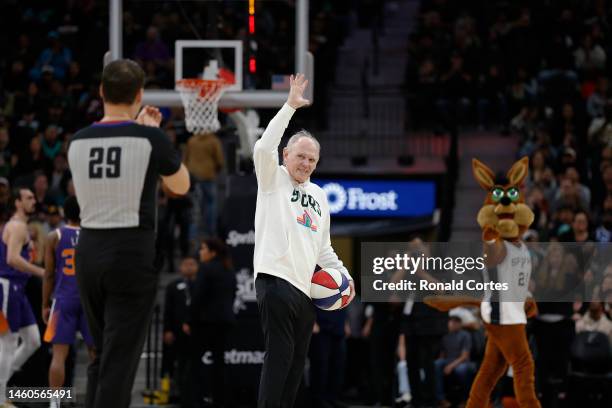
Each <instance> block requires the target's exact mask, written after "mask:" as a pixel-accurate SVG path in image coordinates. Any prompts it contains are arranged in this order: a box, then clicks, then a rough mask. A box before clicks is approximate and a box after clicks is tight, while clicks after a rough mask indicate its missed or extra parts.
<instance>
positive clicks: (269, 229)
mask: <svg viewBox="0 0 612 408" xmlns="http://www.w3.org/2000/svg"><path fill="white" fill-rule="evenodd" d="M290 84H291V89H290V90H289V96H288V98H287V102H286V103H285V105H283V107H282V108H281V109H280V111H279V112H278V113H277V114H276V116H274V118H272V120H271V121H270V123H269V124H268V127H267V128H266V130H265V131H264V133H263V135H262V136H261V139H259V140H258V141H257V143H255V148H254V152H253V160H254V163H255V173H256V175H257V207H256V210H255V255H254V260H253V267H254V271H255V290H256V294H257V306H258V308H259V315H260V319H261V326H262V330H263V335H264V343H265V349H266V354H265V357H264V363H263V367H262V369H261V379H260V383H259V397H258V405H257V406H258V407H259V408H279V407H292V406H293V403H294V402H295V398H296V395H297V392H298V388H299V386H300V381H301V379H302V373H303V372H304V365H305V363H306V356H307V354H308V345H309V343H310V337H311V335H312V331H313V327H314V323H315V310H314V306H313V304H312V301H311V299H310V285H311V283H310V281H311V278H312V274H313V272H314V270H315V267H316V265H319V266H321V267H322V268H334V269H337V270H339V271H340V272H341V273H344V274H345V275H346V276H347V278H348V279H349V282H350V287H351V295H350V297H349V299H347V303H346V304H348V303H349V302H350V301H351V300H353V297H355V285H354V283H353V280H352V279H351V277H350V275H349V274H348V271H347V270H346V268H345V267H344V265H343V264H342V261H340V259H338V256H337V255H336V252H335V251H334V249H333V248H332V246H331V240H330V237H329V227H330V211H329V203H328V202H327V195H326V193H325V192H324V191H323V189H321V187H319V186H317V185H316V184H314V183H312V182H311V181H310V175H311V174H312V172H313V171H314V170H315V168H316V167H317V162H318V161H319V151H320V146H319V142H318V141H317V140H316V139H315V138H314V137H313V136H312V135H311V134H310V133H308V132H306V131H305V130H302V131H300V132H298V133H296V134H294V135H293V136H291V138H290V139H289V141H288V142H287V146H286V147H284V148H283V165H282V166H280V165H279V160H278V146H279V144H280V141H281V138H282V136H283V132H284V131H285V129H286V128H287V126H288V125H289V121H290V120H291V117H292V116H293V114H294V113H295V111H296V110H297V109H299V108H301V107H302V106H306V105H308V103H309V102H308V100H306V99H304V97H303V94H304V90H305V89H306V86H307V85H308V81H307V80H306V78H305V77H304V75H302V74H298V75H296V77H295V78H294V77H293V75H292V76H291V79H290Z"/></svg>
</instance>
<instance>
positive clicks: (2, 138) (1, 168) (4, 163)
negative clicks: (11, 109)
mask: <svg viewBox="0 0 612 408" xmlns="http://www.w3.org/2000/svg"><path fill="white" fill-rule="evenodd" d="M9 144H10V138H9V131H8V129H7V128H4V127H0V177H9V176H10V172H11V169H12V168H13V167H14V166H15V164H16V163H17V156H16V155H14V154H13V153H12V152H11V149H10V147H9Z"/></svg>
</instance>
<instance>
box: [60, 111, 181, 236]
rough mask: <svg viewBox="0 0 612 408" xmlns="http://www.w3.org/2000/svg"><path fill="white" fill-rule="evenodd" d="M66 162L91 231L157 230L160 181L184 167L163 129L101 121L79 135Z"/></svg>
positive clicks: (75, 137) (69, 149) (127, 122)
mask: <svg viewBox="0 0 612 408" xmlns="http://www.w3.org/2000/svg"><path fill="white" fill-rule="evenodd" d="M68 162H69V164H70V170H71V172H72V177H73V181H74V188H75V191H76V196H77V199H78V201H79V205H80V207H81V226H82V227H83V228H89V229H114V228H143V229H150V230H152V229H154V228H155V220H156V201H157V181H158V178H159V176H160V175H161V176H170V175H172V174H174V173H176V172H177V171H178V169H179V167H180V164H181V161H180V158H179V156H178V154H177V152H176V150H175V149H174V146H173V145H172V143H171V142H170V139H169V138H168V136H166V135H165V134H164V132H162V131H161V130H160V129H158V128H155V127H150V126H143V125H139V124H137V123H135V122H133V121H123V122H99V123H95V124H93V125H92V126H89V127H87V128H85V129H82V130H80V131H79V132H77V133H76V134H75V135H74V137H73V138H72V140H71V142H70V147H69V148H68Z"/></svg>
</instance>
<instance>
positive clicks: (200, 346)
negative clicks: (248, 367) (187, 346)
mask: <svg viewBox="0 0 612 408" xmlns="http://www.w3.org/2000/svg"><path fill="white" fill-rule="evenodd" d="M231 328H232V326H231V325H230V324H228V323H223V322H219V323H212V322H211V323H199V324H197V325H195V327H194V328H193V331H194V332H193V337H194V340H195V344H194V349H195V355H194V356H193V361H196V362H198V372H197V375H195V376H194V377H193V389H194V390H196V391H197V397H196V398H197V403H198V404H197V405H196V406H198V407H199V406H201V405H202V401H203V399H204V397H205V396H206V395H205V387H204V385H205V384H203V379H206V380H207V381H208V383H209V384H208V385H209V386H208V388H209V391H210V395H211V396H212V399H213V404H214V406H216V407H221V406H225V405H228V404H230V403H231V398H230V396H229V395H228V393H227V392H226V391H227V386H226V385H227V384H228V382H229V381H228V378H227V370H226V366H225V350H226V349H227V339H228V337H229V333H230V330H231ZM206 352H210V353H211V357H212V371H211V372H210V375H209V376H208V378H207V376H206V375H205V370H204V365H203V364H201V363H200V361H202V357H203V355H204V353H206Z"/></svg>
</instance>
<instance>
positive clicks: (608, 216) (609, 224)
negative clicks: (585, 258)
mask: <svg viewBox="0 0 612 408" xmlns="http://www.w3.org/2000/svg"><path fill="white" fill-rule="evenodd" d="M595 241H596V242H612V208H604V213H603V216H602V218H601V223H600V225H599V226H598V227H597V228H596V229H595Z"/></svg>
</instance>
